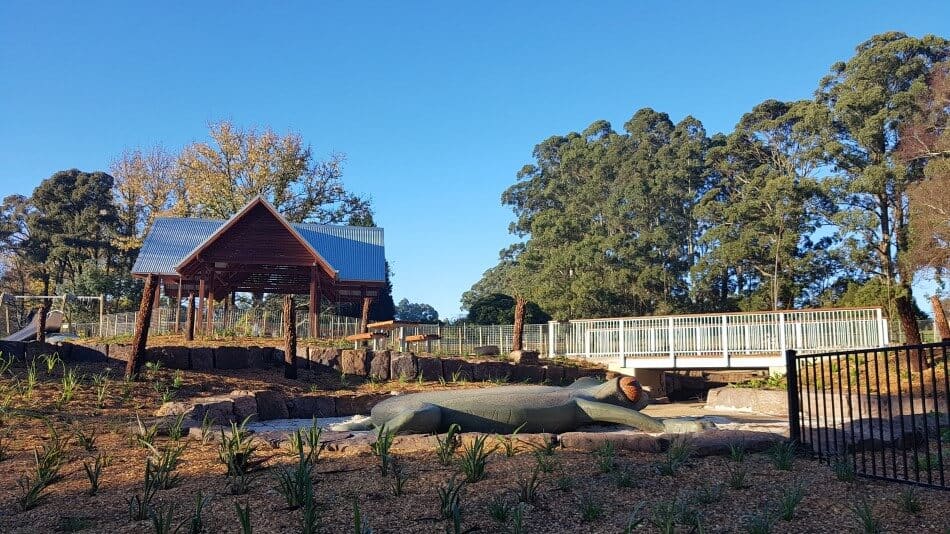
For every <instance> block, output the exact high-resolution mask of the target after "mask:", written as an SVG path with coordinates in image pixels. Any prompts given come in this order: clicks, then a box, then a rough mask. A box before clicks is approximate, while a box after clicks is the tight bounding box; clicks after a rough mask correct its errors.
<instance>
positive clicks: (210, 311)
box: [205, 292, 214, 337]
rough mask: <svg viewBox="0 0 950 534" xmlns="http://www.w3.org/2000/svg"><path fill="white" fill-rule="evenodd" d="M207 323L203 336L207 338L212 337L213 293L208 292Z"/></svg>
mask: <svg viewBox="0 0 950 534" xmlns="http://www.w3.org/2000/svg"><path fill="white" fill-rule="evenodd" d="M206 319H207V320H208V323H207V324H206V325H205V334H206V335H207V336H209V337H211V336H214V293H212V292H209V294H208V311H207V317H206Z"/></svg>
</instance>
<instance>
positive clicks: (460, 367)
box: [442, 358, 475, 381]
mask: <svg viewBox="0 0 950 534" xmlns="http://www.w3.org/2000/svg"><path fill="white" fill-rule="evenodd" d="M442 375H443V376H444V377H445V379H446V380H450V381H460V380H475V366H474V365H473V364H472V363H470V362H467V361H465V360H463V359H461V358H444V359H443V360H442Z"/></svg>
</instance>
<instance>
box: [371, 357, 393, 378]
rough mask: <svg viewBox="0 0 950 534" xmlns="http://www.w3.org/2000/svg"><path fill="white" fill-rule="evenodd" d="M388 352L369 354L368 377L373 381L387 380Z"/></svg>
mask: <svg viewBox="0 0 950 534" xmlns="http://www.w3.org/2000/svg"><path fill="white" fill-rule="evenodd" d="M389 365H390V352H389V351H388V350H380V351H373V352H371V353H370V360H369V376H370V378H372V379H374V380H389Z"/></svg>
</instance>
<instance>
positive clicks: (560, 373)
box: [544, 365, 564, 386]
mask: <svg viewBox="0 0 950 534" xmlns="http://www.w3.org/2000/svg"><path fill="white" fill-rule="evenodd" d="M544 381H545V382H547V383H548V384H550V385H552V386H560V385H561V383H562V382H564V368H563V367H561V366H560V365H545V366H544Z"/></svg>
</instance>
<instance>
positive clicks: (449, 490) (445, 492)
mask: <svg viewBox="0 0 950 534" xmlns="http://www.w3.org/2000/svg"><path fill="white" fill-rule="evenodd" d="M464 486H465V482H457V481H456V479H455V477H452V478H451V479H450V480H448V481H446V483H445V484H444V485H442V486H440V487H439V489H438V491H439V518H440V519H449V518H451V517H452V510H453V508H459V498H460V496H461V492H462V487H464Z"/></svg>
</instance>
